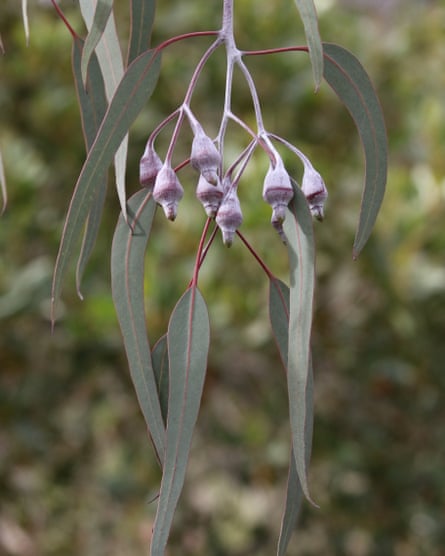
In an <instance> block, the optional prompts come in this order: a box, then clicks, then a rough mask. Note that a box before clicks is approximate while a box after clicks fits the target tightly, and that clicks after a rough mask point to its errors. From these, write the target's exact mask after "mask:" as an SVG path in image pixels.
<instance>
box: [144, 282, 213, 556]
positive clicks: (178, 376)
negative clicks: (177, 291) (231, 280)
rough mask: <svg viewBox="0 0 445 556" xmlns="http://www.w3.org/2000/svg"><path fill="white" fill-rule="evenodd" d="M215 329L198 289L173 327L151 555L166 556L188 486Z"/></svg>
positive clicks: (180, 305) (182, 304) (185, 299)
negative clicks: (194, 432)
mask: <svg viewBox="0 0 445 556" xmlns="http://www.w3.org/2000/svg"><path fill="white" fill-rule="evenodd" d="M209 328H210V327H209V317H208V313H207V307H206V304H205V301H204V299H203V298H202V296H201V293H200V292H199V290H198V289H197V288H196V287H193V286H192V287H190V288H189V289H188V290H187V291H186V293H185V294H184V295H183V296H182V297H181V299H180V300H179V302H178V304H177V305H176V307H175V309H174V311H173V314H172V316H171V318H170V323H169V327H168V357H169V365H170V377H169V398H168V417H167V434H166V453H165V460H164V467H163V475H162V482H161V490H160V494H159V501H158V508H157V512H156V518H155V522H154V525H153V537H152V541H151V552H150V554H151V556H164V553H165V548H166V545H167V540H168V536H169V533H170V528H171V525H172V522H173V515H174V512H175V509H176V506H177V503H178V499H179V496H180V494H181V490H182V487H183V484H184V478H185V471H186V467H187V461H188V457H189V452H190V446H191V441H192V434H193V431H194V428H195V423H196V419H197V417H198V411H199V406H200V403H201V396H202V390H203V386H204V378H205V373H206V368H207V353H208V349H209V341H210V330H209Z"/></svg>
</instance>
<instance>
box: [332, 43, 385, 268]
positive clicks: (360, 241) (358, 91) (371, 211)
mask: <svg viewBox="0 0 445 556" xmlns="http://www.w3.org/2000/svg"><path fill="white" fill-rule="evenodd" d="M323 50H324V57H325V68H324V77H325V79H326V81H327V82H328V83H329V85H330V86H331V87H332V89H333V90H334V91H335V93H336V94H337V95H338V97H339V98H340V100H341V101H342V102H343V104H344V105H345V106H346V108H347V109H348V110H349V112H350V114H351V116H352V117H353V119H354V121H355V125H356V126H357V130H358V132H359V135H360V138H361V141H362V144H363V149H364V152H365V160H366V175H365V185H364V189H363V196H362V202H361V208H360V218H359V222H358V227H357V232H356V236H355V241H354V247H353V256H354V258H356V257H357V256H358V255H359V253H360V251H361V250H362V249H363V247H364V245H365V243H366V242H367V240H368V238H369V236H370V234H371V231H372V228H373V227H374V223H375V221H376V218H377V215H378V212H379V210H380V206H381V204H382V201H383V196H384V194H385V187H386V177H387V167H388V145H387V137H386V128H385V121H384V118H383V113H382V109H381V106H380V103H379V100H378V98H377V95H376V93H375V91H374V87H373V86H372V83H371V80H370V79H369V76H368V74H367V73H366V71H365V70H364V69H363V66H362V65H361V64H360V62H359V61H358V60H357V58H356V57H355V56H353V55H352V54H351V53H350V52H348V50H346V49H344V48H342V47H341V46H338V45H336V44H327V43H325V44H324V45H323Z"/></svg>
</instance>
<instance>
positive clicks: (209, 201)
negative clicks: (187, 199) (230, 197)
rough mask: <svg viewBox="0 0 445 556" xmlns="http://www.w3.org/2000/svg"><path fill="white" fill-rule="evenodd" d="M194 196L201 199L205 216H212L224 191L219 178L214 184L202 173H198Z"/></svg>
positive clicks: (219, 203) (216, 210)
mask: <svg viewBox="0 0 445 556" xmlns="http://www.w3.org/2000/svg"><path fill="white" fill-rule="evenodd" d="M196 196H197V197H198V199H199V200H200V201H201V203H202V206H203V207H204V210H205V211H206V214H207V216H209V217H210V218H214V217H215V216H216V213H217V212H218V209H219V206H220V205H221V201H222V198H223V196H224V191H223V188H222V185H221V183H220V182H219V180H218V183H217V184H216V185H212V184H211V183H209V182H208V181H207V180H206V179H205V177H204V176H203V175H200V176H199V180H198V185H197V187H196Z"/></svg>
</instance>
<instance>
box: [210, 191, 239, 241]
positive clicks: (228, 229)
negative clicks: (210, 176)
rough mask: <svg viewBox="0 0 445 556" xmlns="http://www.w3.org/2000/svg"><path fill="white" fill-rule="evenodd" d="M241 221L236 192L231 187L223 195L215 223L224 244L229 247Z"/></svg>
mask: <svg viewBox="0 0 445 556" xmlns="http://www.w3.org/2000/svg"><path fill="white" fill-rule="evenodd" d="M242 222H243V214H242V212H241V206H240V202H239V199H238V195H237V193H236V189H231V190H230V191H229V192H228V193H227V195H226V196H225V197H224V199H223V201H222V203H221V206H220V207H219V209H218V212H217V214H216V223H217V224H218V226H219V227H220V229H221V232H222V236H223V242H224V245H226V246H227V247H230V246H231V245H232V243H233V237H234V235H235V232H236V230H237V229H238V228H239V227H240V226H241V224H242Z"/></svg>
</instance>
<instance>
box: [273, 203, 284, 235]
mask: <svg viewBox="0 0 445 556" xmlns="http://www.w3.org/2000/svg"><path fill="white" fill-rule="evenodd" d="M285 218H286V207H285V206H283V205H278V206H276V207H275V208H274V209H273V211H272V219H271V223H272V226H273V227H274V228H275V230H276V231H277V232H278V235H279V236H280V238H281V239H282V241H283V243H284V244H287V237H286V234H285V233H284V230H283V222H284V219H285Z"/></svg>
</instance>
